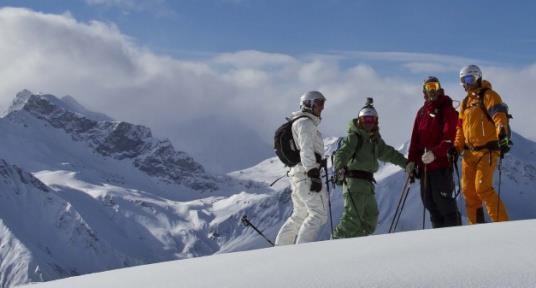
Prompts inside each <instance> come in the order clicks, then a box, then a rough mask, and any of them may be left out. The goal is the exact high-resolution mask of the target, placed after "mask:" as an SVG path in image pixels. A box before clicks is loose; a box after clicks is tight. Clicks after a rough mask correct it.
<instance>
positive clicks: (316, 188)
mask: <svg viewBox="0 0 536 288" xmlns="http://www.w3.org/2000/svg"><path fill="white" fill-rule="evenodd" d="M307 177H309V178H310V179H311V191H313V192H320V190H322V180H320V169H318V168H313V169H311V170H309V171H307Z"/></svg>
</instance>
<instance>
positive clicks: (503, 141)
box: [499, 128, 512, 156]
mask: <svg viewBox="0 0 536 288" xmlns="http://www.w3.org/2000/svg"><path fill="white" fill-rule="evenodd" d="M510 148H512V141H510V138H508V136H507V135H506V132H505V131H504V128H503V129H502V130H501V133H500V134H499V149H500V150H501V156H504V154H506V153H508V151H510Z"/></svg>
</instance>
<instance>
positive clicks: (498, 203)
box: [497, 152, 504, 221]
mask: <svg viewBox="0 0 536 288" xmlns="http://www.w3.org/2000/svg"><path fill="white" fill-rule="evenodd" d="M503 157H504V156H503V153H502V152H501V157H500V158H499V191H498V194H499V195H498V198H497V221H500V220H499V213H500V211H501V210H499V206H500V205H501V178H502V169H501V166H502V159H503Z"/></svg>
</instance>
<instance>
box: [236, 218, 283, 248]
mask: <svg viewBox="0 0 536 288" xmlns="http://www.w3.org/2000/svg"><path fill="white" fill-rule="evenodd" d="M242 224H244V226H246V227H251V228H253V230H255V232H257V233H258V234H259V235H261V236H262V238H264V240H266V241H268V243H270V245H272V247H273V246H275V244H274V243H273V242H272V241H270V239H268V238H267V237H266V236H264V234H262V232H261V231H259V229H257V227H255V225H253V223H251V222H250V221H249V219H248V216H246V215H244V216H242Z"/></svg>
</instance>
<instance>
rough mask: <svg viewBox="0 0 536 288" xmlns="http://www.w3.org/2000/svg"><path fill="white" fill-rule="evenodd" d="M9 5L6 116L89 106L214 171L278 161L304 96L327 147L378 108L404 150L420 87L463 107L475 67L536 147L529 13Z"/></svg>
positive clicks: (493, 5) (333, 0) (426, 4)
mask: <svg viewBox="0 0 536 288" xmlns="http://www.w3.org/2000/svg"><path fill="white" fill-rule="evenodd" d="M535 3H536V2H535ZM2 5H3V6H1V7H0V23H1V25H0V39H2V41H1V42H0V63H2V65H1V66H0V79H2V80H3V81H0V111H1V110H5V108H7V107H8V106H9V105H10V103H11V101H12V100H13V97H14V95H15V94H16V93H17V92H19V91H21V90H22V89H29V90H31V91H34V92H46V93H51V94H54V95H58V96H63V95H67V94H68V95H72V96H73V97H74V98H76V99H77V100H78V101H79V102H81V104H83V105H85V106H86V107H88V108H89V109H92V110H95V111H98V112H102V113H105V114H108V115H110V116H111V117H113V118H115V119H120V120H125V121H129V122H133V123H137V124H143V125H146V126H149V127H150V128H152V129H153V131H154V133H155V135H157V136H159V137H161V138H170V139H171V140H172V141H173V143H174V145H175V146H176V147H178V148H179V149H181V150H184V151H187V152H189V153H190V154H192V155H193V156H194V157H195V158H196V159H199V160H200V161H201V162H202V163H203V164H206V165H207V166H209V168H211V167H212V168H214V167H218V168H215V170H229V169H236V168H243V167H244V166H245V165H252V164H255V163H256V161H259V160H262V159H265V158H266V157H268V156H271V155H273V154H272V151H271V148H270V146H271V143H270V142H271V139H272V137H273V131H274V130H275V127H277V126H278V125H280V123H281V121H282V120H283V119H284V117H285V116H287V115H289V114H290V113H291V112H292V111H295V110H297V109H298V99H299V96H300V95H301V94H302V93H304V92H306V91H308V90H319V91H321V92H322V93H324V94H325V95H326V97H327V99H328V102H327V104H326V107H325V110H324V112H323V121H322V124H321V131H322V132H323V133H324V135H326V136H342V135H344V133H345V131H346V127H347V126H346V125H347V123H348V120H349V119H351V118H352V117H355V115H356V114H357V112H358V111H359V109H360V108H361V107H362V106H363V104H364V102H365V99H366V98H367V97H373V98H374V99H375V103H376V107H377V109H378V111H379V113H380V123H381V129H382V136H383V137H384V139H385V140H386V141H387V142H388V143H391V144H392V145H394V146H398V145H400V144H402V143H404V142H405V141H407V140H408V139H409V137H410V135H409V134H410V131H411V127H412V124H413V119H414V117H415V113H416V111H417V109H418V108H419V107H420V106H421V105H422V102H423V97H422V87H421V85H422V84H421V83H422V81H423V80H424V79H425V78H427V76H429V75H434V76H438V77H439V78H440V80H441V82H442V86H443V87H444V88H445V91H446V93H447V94H448V95H449V96H451V97H452V98H453V99H454V100H455V101H460V100H461V99H463V97H464V95H465V94H464V91H463V89H462V88H461V87H460V85H459V79H458V72H459V70H460V69H461V68H462V67H463V66H465V65H468V64H477V65H479V66H480V67H481V68H482V70H483V75H484V78H485V79H487V80H489V81H491V82H492V84H493V87H494V89H495V90H496V91H497V92H498V93H499V94H500V95H501V96H502V97H503V99H504V101H505V102H507V103H508V105H509V106H510V108H511V112H512V113H513V115H514V120H513V121H512V127H513V128H514V130H515V131H518V132H520V133H521V134H522V135H524V136H526V137H528V138H530V139H532V140H536V130H534V129H533V127H532V124H531V123H534V122H536V113H533V108H532V107H535V106H536V98H534V97H533V90H534V88H533V84H532V83H535V82H536V59H535V58H536V57H535V55H536V54H535V53H534V51H536V29H534V28H535V27H536V23H535V22H536V20H535V19H536V17H534V16H533V15H534V14H536V13H535V12H536V4H534V3H533V2H531V1H511V2H510V3H505V2H504V1H484V0H475V1H462V0H451V1H435V2H434V1H342V0H340V1H339V0H326V1H315V0H310V1H301V0H296V1H293V0H287V1H279V0H272V1H268V0H212V1H209V0H206V1H201V0H177V1H167V0H145V1H135V0H64V1H59V0H47V1H26V0H8V1H2ZM455 103H458V102H455ZM156 116H157V117H156ZM199 123H204V125H203V129H200V128H199ZM215 123H217V125H215ZM211 135H218V136H217V138H218V141H216V142H215V141H213V140H212V138H211ZM236 139H241V140H242V141H241V142H240V143H242V144H243V145H242V146H237V145H236V143H237V141H236ZM209 144H210V145H209ZM211 145H212V146H211ZM228 147H231V149H224V148H228ZM233 147H235V148H233ZM233 149H234V150H233ZM262 151H264V152H262ZM236 155H241V157H236ZM222 157H223V158H222ZM237 159H246V160H247V161H246V162H247V163H246V162H244V161H242V160H240V161H242V162H240V161H237ZM233 161H235V162H234V164H233V165H227V164H226V163H231V162H233ZM248 161H249V162H248ZM231 166H232V167H231Z"/></svg>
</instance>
